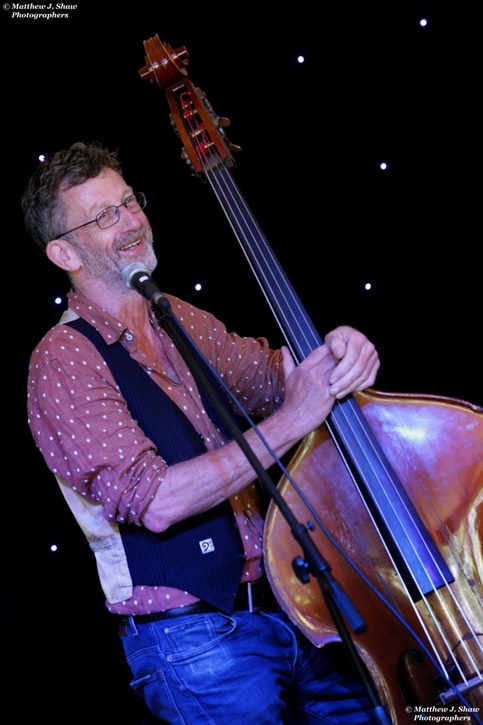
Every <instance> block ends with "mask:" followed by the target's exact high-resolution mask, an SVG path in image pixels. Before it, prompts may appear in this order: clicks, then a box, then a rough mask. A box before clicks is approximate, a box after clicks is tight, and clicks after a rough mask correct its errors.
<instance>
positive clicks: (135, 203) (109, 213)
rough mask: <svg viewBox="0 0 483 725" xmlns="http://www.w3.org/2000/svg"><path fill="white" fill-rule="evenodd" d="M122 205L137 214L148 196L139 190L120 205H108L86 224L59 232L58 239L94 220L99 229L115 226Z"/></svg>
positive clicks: (86, 223)
mask: <svg viewBox="0 0 483 725" xmlns="http://www.w3.org/2000/svg"><path fill="white" fill-rule="evenodd" d="M121 206H125V207H126V209H127V210H128V211H130V212H131V213H132V214H137V212H138V211H141V210H142V209H144V207H145V206H146V197H145V196H144V194H143V192H142V191H138V192H136V194H131V196H128V197H127V199H124V201H123V202H122V204H119V205H118V206H107V207H106V208H105V209H103V210H102V211H100V212H99V214H98V215H97V216H96V218H95V219H91V221H90V222H85V224H79V226H78V227H73V228H72V229H69V231H68V232H62V234H58V235H57V236H56V239H60V238H61V237H65V235H66V234H70V233H71V232H75V230H76V229H82V227H87V226H89V224H94V222H95V223H96V224H97V226H98V227H99V229H108V228H109V227H112V226H114V224H117V222H118V221H119V217H120V216H121V212H120V211H119V209H120V208H121Z"/></svg>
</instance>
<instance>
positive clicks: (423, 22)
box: [419, 18, 428, 28]
mask: <svg viewBox="0 0 483 725" xmlns="http://www.w3.org/2000/svg"><path fill="white" fill-rule="evenodd" d="M419 24H420V26H421V27H422V28H425V27H426V25H427V24H428V21H427V20H426V18H421V20H420V21H419Z"/></svg>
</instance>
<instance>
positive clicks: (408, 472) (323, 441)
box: [139, 35, 483, 725]
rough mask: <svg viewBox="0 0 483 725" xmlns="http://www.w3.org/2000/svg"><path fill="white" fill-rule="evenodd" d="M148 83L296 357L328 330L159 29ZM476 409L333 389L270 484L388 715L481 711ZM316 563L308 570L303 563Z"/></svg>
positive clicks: (267, 550)
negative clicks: (302, 525)
mask: <svg viewBox="0 0 483 725" xmlns="http://www.w3.org/2000/svg"><path fill="white" fill-rule="evenodd" d="M144 48H145V53H146V55H145V62H146V65H145V66H144V67H142V68H141V69H140V70H139V74H140V76H141V78H142V79H143V80H147V81H149V82H151V83H156V84H157V85H158V86H159V87H160V88H162V89H163V90H164V91H165V93H166V97H167V101H168V104H169V109H170V121H171V124H172V126H173V128H174V129H175V131H176V133H177V135H178V137H179V139H180V140H181V143H182V157H183V159H184V160H185V161H186V163H187V164H188V166H189V167H190V169H191V170H192V172H193V173H194V175H196V176H199V177H200V178H202V179H203V180H204V181H207V182H208V183H209V185H210V186H211V188H212V190H213V192H214V194H215V196H216V197H217V199H218V201H219V203H220V204H221V206H222V209H223V211H224V213H225V215H226V217H227V220H228V222H229V224H230V226H231V228H232V230H233V232H234V234H235V236H236V238H237V240H238V242H239V244H240V245H241V248H242V250H243V252H244V254H245V256H246V258H247V260H248V262H249V264H250V267H251V269H252V271H253V273H254V275H255V277H256V279H257V281H258V283H259V285H260V287H261V289H262V291H263V293H264V295H265V297H266V299H267V302H268V304H269V305H270V307H271V310H272V312H273V314H274V315H275V318H276V320H277V322H278V324H279V326H280V328H281V330H282V333H283V335H284V337H285V340H286V342H287V345H288V347H289V348H290V350H291V351H292V354H293V356H294V358H295V359H296V361H298V362H300V361H301V360H302V359H303V358H304V357H305V356H307V355H308V354H309V353H310V352H311V351H312V350H313V349H314V348H315V347H317V346H318V345H320V344H321V343H322V339H321V337H320V336H319V334H318V332H317V330H316V329H315V327H314V325H313V324H312V322H311V320H310V319H309V317H308V315H307V313H306V311H305V309H304V307H303V305H302V303H301V301H300V299H299V298H298V296H297V295H296V292H295V290H294V288H293V286H292V285H291V283H290V281H289V280H288V278H287V276H286V274H285V272H284V271H283V269H282V267H281V265H280V263H279V262H278V260H277V258H276V256H275V254H274V252H273V250H272V249H271V247H270V245H269V244H268V241H267V239H266V238H265V236H264V234H263V232H262V230H261V229H260V227H259V225H258V224H257V222H256V220H255V219H254V217H253V215H252V213H251V211H250V209H249V208H248V206H247V204H246V202H245V200H244V198H243V196H242V194H241V193H240V191H239V189H238V188H237V185H236V184H235V182H234V179H233V175H232V170H233V167H234V166H235V161H234V150H235V149H236V147H234V145H233V144H232V143H231V142H230V141H229V140H228V138H227V135H226V132H225V130H224V129H225V127H226V126H227V125H228V123H229V122H228V121H227V119H224V118H221V117H219V116H217V115H216V113H215V111H214V109H213V107H212V106H211V104H210V102H209V101H208V99H207V98H206V95H205V94H204V93H203V92H202V91H201V89H200V88H199V87H197V86H195V85H194V84H193V83H192V81H191V79H190V78H189V75H188V73H187V64H188V60H189V54H188V51H187V49H186V48H185V47H181V48H178V49H176V50H174V49H173V48H172V47H171V46H170V45H169V44H167V43H164V42H161V40H160V39H159V36H158V35H156V36H154V37H152V38H150V39H148V40H146V41H145V42H144ZM482 453H483V409H482V408H480V407H478V406H476V405H472V404H471V403H468V402H465V401H461V400H456V399H452V398H446V397H442V396H434V395H412V394H395V393H384V392H380V391H376V390H372V389H369V390H366V391H364V392H362V393H356V394H353V395H351V396H348V397H347V398H345V399H343V400H341V401H337V402H336V403H335V405H334V408H333V409H332V411H331V413H330V415H329V417H328V418H327V420H326V422H325V423H324V424H323V425H322V426H321V427H320V428H319V429H317V430H314V431H313V432H312V433H311V434H309V435H308V436H306V438H305V439H304V440H303V441H302V442H301V443H300V445H299V446H298V448H297V449H296V451H295V453H294V454H293V457H292V458H291V460H290V463H289V465H288V466H287V469H286V471H285V473H284V475H283V476H282V478H281V480H280V482H279V483H278V486H277V488H278V490H279V491H280V493H281V495H282V496H283V498H284V500H285V501H286V503H287V505H288V506H289V507H290V508H291V510H292V511H293V512H294V514H295V516H296V517H297V518H298V520H300V521H303V522H306V525H307V529H310V534H311V536H312V537H313V539H314V542H315V543H316V545H317V546H318V547H319V549H320V550H321V551H322V553H323V554H324V556H325V557H326V558H327V560H328V561H330V564H331V568H332V571H333V572H334V576H335V578H336V580H337V581H338V582H339V583H340V585H341V587H342V588H343V589H344V590H345V591H347V592H350V594H351V597H352V598H353V599H354V601H355V604H356V606H357V609H358V611H359V612H360V614H361V616H362V618H363V620H364V622H365V623H366V625H367V626H366V628H365V631H363V632H361V633H356V634H354V643H355V647H356V649H357V652H358V654H359V655H360V657H361V660H362V662H363V663H364V665H365V667H366V668H367V671H368V673H369V674H370V677H371V678H372V681H373V683H374V685H375V687H376V689H377V691H378V694H379V696H380V699H381V702H382V703H383V704H384V706H385V707H386V709H387V711H388V713H389V715H390V717H391V719H392V721H393V722H394V723H397V725H411V724H412V723H414V721H415V719H422V716H421V714H424V713H426V714H428V713H432V714H433V717H432V719H435V718H436V717H439V718H440V721H442V722H444V719H445V718H448V717H450V714H451V713H458V717H459V719H463V720H466V721H470V720H474V721H475V722H478V723H481V722H482V721H481V719H480V717H479V716H480V715H482V716H483V586H482V582H483V548H482V541H483V455H482ZM290 534H291V532H290V530H289V526H288V524H287V521H286V520H285V518H284V517H283V516H282V514H281V512H280V510H279V508H278V507H277V506H276V505H274V503H273V501H272V502H271V503H270V504H269V507H268V512H267V519H266V525H265V534H264V556H265V563H266V569H267V576H268V578H269V581H270V584H271V586H272V589H273V591H274V594H275V596H276V598H277V599H278V601H279V603H280V605H281V607H282V608H283V609H284V611H285V612H286V613H287V615H288V616H289V617H290V618H291V620H292V621H293V622H294V623H295V624H296V625H297V626H298V627H299V629H300V630H301V631H302V632H303V633H304V634H305V635H306V637H308V638H309V639H310V640H311V641H312V642H313V643H314V644H315V645H316V646H318V647H322V646H323V645H325V644H327V643H329V642H334V641H338V640H339V633H338V630H337V628H336V627H335V626H334V623H333V621H332V619H331V616H330V614H329V611H328V608H327V604H326V601H325V600H324V597H323V596H322V594H321V591H320V588H319V586H318V584H317V582H316V581H315V580H314V579H313V578H312V579H311V578H310V576H306V577H304V576H300V570H298V568H297V566H294V562H296V561H298V562H300V557H301V552H300V548H299V547H298V545H297V542H296V541H295V539H294V538H293V537H292V536H291V535H290ZM309 573H310V572H309Z"/></svg>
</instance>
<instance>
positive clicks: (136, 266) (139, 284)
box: [122, 262, 164, 305]
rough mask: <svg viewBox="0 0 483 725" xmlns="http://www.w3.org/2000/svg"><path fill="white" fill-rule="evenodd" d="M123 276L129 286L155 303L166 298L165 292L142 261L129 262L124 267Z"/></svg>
mask: <svg viewBox="0 0 483 725" xmlns="http://www.w3.org/2000/svg"><path fill="white" fill-rule="evenodd" d="M122 278H123V280H124V283H125V284H126V286H127V287H130V288H131V289H136V290H137V291H138V292H140V293H141V294H142V295H143V297H146V299H148V300H150V301H151V302H152V303H153V304H155V305H157V304H158V303H159V301H160V300H161V299H162V298H164V295H163V293H162V292H161V290H160V289H159V287H158V285H157V284H156V282H155V281H154V280H153V278H152V277H151V274H150V272H149V270H148V268H147V267H146V265H144V264H142V263H141V262H133V263H132V264H128V266H127V267H124V269H123V270H122Z"/></svg>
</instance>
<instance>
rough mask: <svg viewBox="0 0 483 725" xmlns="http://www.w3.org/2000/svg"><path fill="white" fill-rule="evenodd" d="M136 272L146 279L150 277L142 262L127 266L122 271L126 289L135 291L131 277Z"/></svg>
mask: <svg viewBox="0 0 483 725" xmlns="http://www.w3.org/2000/svg"><path fill="white" fill-rule="evenodd" d="M138 272H140V273H143V274H146V275H147V276H148V277H149V276H150V273H149V269H148V268H147V267H146V265H145V264H143V263H142V262H132V263H131V264H128V265H127V267H124V269H123V270H122V278H123V280H124V284H125V285H126V287H129V288H130V289H135V287H134V285H133V277H134V275H135V274H137V273H138Z"/></svg>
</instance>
